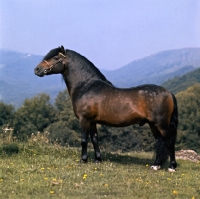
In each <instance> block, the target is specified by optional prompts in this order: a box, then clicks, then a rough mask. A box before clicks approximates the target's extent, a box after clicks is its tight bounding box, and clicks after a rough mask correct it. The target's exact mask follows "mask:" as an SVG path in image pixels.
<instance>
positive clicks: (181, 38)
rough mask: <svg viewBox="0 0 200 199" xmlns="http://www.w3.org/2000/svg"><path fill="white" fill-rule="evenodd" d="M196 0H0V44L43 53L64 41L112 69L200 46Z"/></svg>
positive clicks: (101, 65) (198, 10)
mask: <svg viewBox="0 0 200 199" xmlns="http://www.w3.org/2000/svg"><path fill="white" fill-rule="evenodd" d="M199 24H200V1H199V0H123V1H122V0H56V1H55V0H42V1H41V0H0V48H2V49H7V50H14V51H18V52H24V53H30V54H35V55H45V54H47V53H48V52H49V51H50V50H51V49H53V48H57V47H58V46H60V45H63V46H64V47H65V48H66V49H71V50H74V51H76V52H78V53H80V54H82V55H83V56H85V57H87V58H88V59H89V60H90V61H92V62H93V63H94V65H95V66H97V67H98V68H101V69H107V70H113V69H117V68H120V67H122V66H124V65H126V64H128V63H130V62H132V61H134V60H137V59H140V58H143V57H146V56H149V55H152V54H155V53H158V52H161V51H164V50H172V49H180V48H188V47H190V48H191V47H200V25H199Z"/></svg>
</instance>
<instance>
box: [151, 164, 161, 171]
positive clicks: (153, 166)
mask: <svg viewBox="0 0 200 199" xmlns="http://www.w3.org/2000/svg"><path fill="white" fill-rule="evenodd" d="M160 168H161V166H160V165H152V166H151V169H152V170H154V171H157V170H159V169H160Z"/></svg>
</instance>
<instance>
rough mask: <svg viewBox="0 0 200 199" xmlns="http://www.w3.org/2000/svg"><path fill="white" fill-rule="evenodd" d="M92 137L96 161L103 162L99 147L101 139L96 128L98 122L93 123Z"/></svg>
mask: <svg viewBox="0 0 200 199" xmlns="http://www.w3.org/2000/svg"><path fill="white" fill-rule="evenodd" d="M90 138H91V141H92V144H93V147H94V154H95V162H96V163H97V162H101V161H102V159H101V153H100V149H99V139H98V132H97V128H96V124H95V123H94V124H91V128H90Z"/></svg>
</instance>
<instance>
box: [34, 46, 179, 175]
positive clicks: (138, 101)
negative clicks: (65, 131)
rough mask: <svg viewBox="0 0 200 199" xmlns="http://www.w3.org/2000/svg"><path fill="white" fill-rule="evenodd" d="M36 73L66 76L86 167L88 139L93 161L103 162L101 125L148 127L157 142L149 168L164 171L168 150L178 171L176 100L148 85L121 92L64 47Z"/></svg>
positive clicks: (44, 62) (53, 54)
mask: <svg viewBox="0 0 200 199" xmlns="http://www.w3.org/2000/svg"><path fill="white" fill-rule="evenodd" d="M34 72H35V74H36V75H38V76H40V77H43V76H45V75H51V74H59V73H60V74H62V75H63V78H64V80H65V83H66V86H67V88H68V92H69V95H70V98H71V101H72V106H73V110H74V113H75V115H76V117H77V118H78V120H79V122H80V125H81V129H82V132H81V145H82V156H81V161H82V162H87V158H88V156H87V144H88V136H89V135H90V137H91V140H92V143H93V146H94V151H95V161H96V162H98V161H101V154H100V149H99V144H98V133H97V128H96V124H97V123H98V124H104V125H109V126H114V127H124V126H128V125H133V124H139V125H140V126H142V125H144V124H145V123H148V124H149V126H150V128H151V131H152V133H153V135H154V137H155V139H156V142H157V147H156V160H155V162H154V165H153V166H152V167H151V168H152V169H153V170H157V169H160V166H161V164H163V158H162V156H164V149H166V148H167V151H168V154H169V156H170V165H169V171H172V172H173V171H175V168H176V166H177V164H176V160H175V141H176V135H177V125H178V110H177V102H176V98H175V96H174V95H173V94H172V93H170V92H169V91H167V90H166V89H165V88H163V87H161V86H157V85H148V84H147V85H141V86H138V87H132V88H126V89H121V88H117V87H115V86H113V85H112V84H111V83H110V82H109V81H108V80H107V79H106V78H105V76H104V75H103V74H102V73H101V72H100V71H99V70H98V69H97V68H96V67H95V66H94V65H93V64H92V63H91V62H90V61H89V60H88V59H86V58H85V57H83V56H81V55H80V54H78V53H76V52H74V51H71V50H65V49H64V47H63V46H61V47H58V48H55V49H53V50H51V51H50V52H49V53H48V54H47V55H46V56H45V57H44V58H43V60H42V62H41V63H39V64H38V65H37V66H36V68H35V69H34ZM167 157H168V156H167ZM165 161H166V159H165Z"/></svg>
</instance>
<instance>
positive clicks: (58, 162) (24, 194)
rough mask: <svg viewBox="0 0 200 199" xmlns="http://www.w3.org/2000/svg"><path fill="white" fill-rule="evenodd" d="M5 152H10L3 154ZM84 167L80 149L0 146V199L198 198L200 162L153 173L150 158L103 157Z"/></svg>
mask: <svg viewBox="0 0 200 199" xmlns="http://www.w3.org/2000/svg"><path fill="white" fill-rule="evenodd" d="M5 152H6V153H5ZM89 157H90V158H91V159H89V162H88V163H87V164H80V163H79V158H80V149H75V148H64V147H61V146H59V145H55V144H54V145H50V144H45V143H42V144H41V143H40V142H28V143H25V144H23V143H11V144H2V145H1V147H0V198H2V199H6V198H12V199H15V198H25V199H29V198H41V199H42V198H45V199H47V198H69V199H76V198H84V199H86V198H87V199H90V198H91V199H98V198H112V199H117V198H125V199H126V198H127V199H129V198H135V199H137V198H138V199H139V198H140V199H141V198H142V199H148V198H149V199H151V198H152V199H156V198H157V199H161V198H180V199H186V198H187V199H198V198H200V163H194V162H189V161H184V160H178V168H177V171H176V172H175V173H169V172H168V171H167V164H166V165H164V168H163V169H162V170H159V171H152V170H150V165H151V164H152V162H153V154H152V153H136V152H133V153H125V154H117V153H115V154H113V153H105V152H104V153H103V159H104V161H103V162H102V163H100V164H95V163H93V159H92V158H93V153H92V152H90V153H89Z"/></svg>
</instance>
